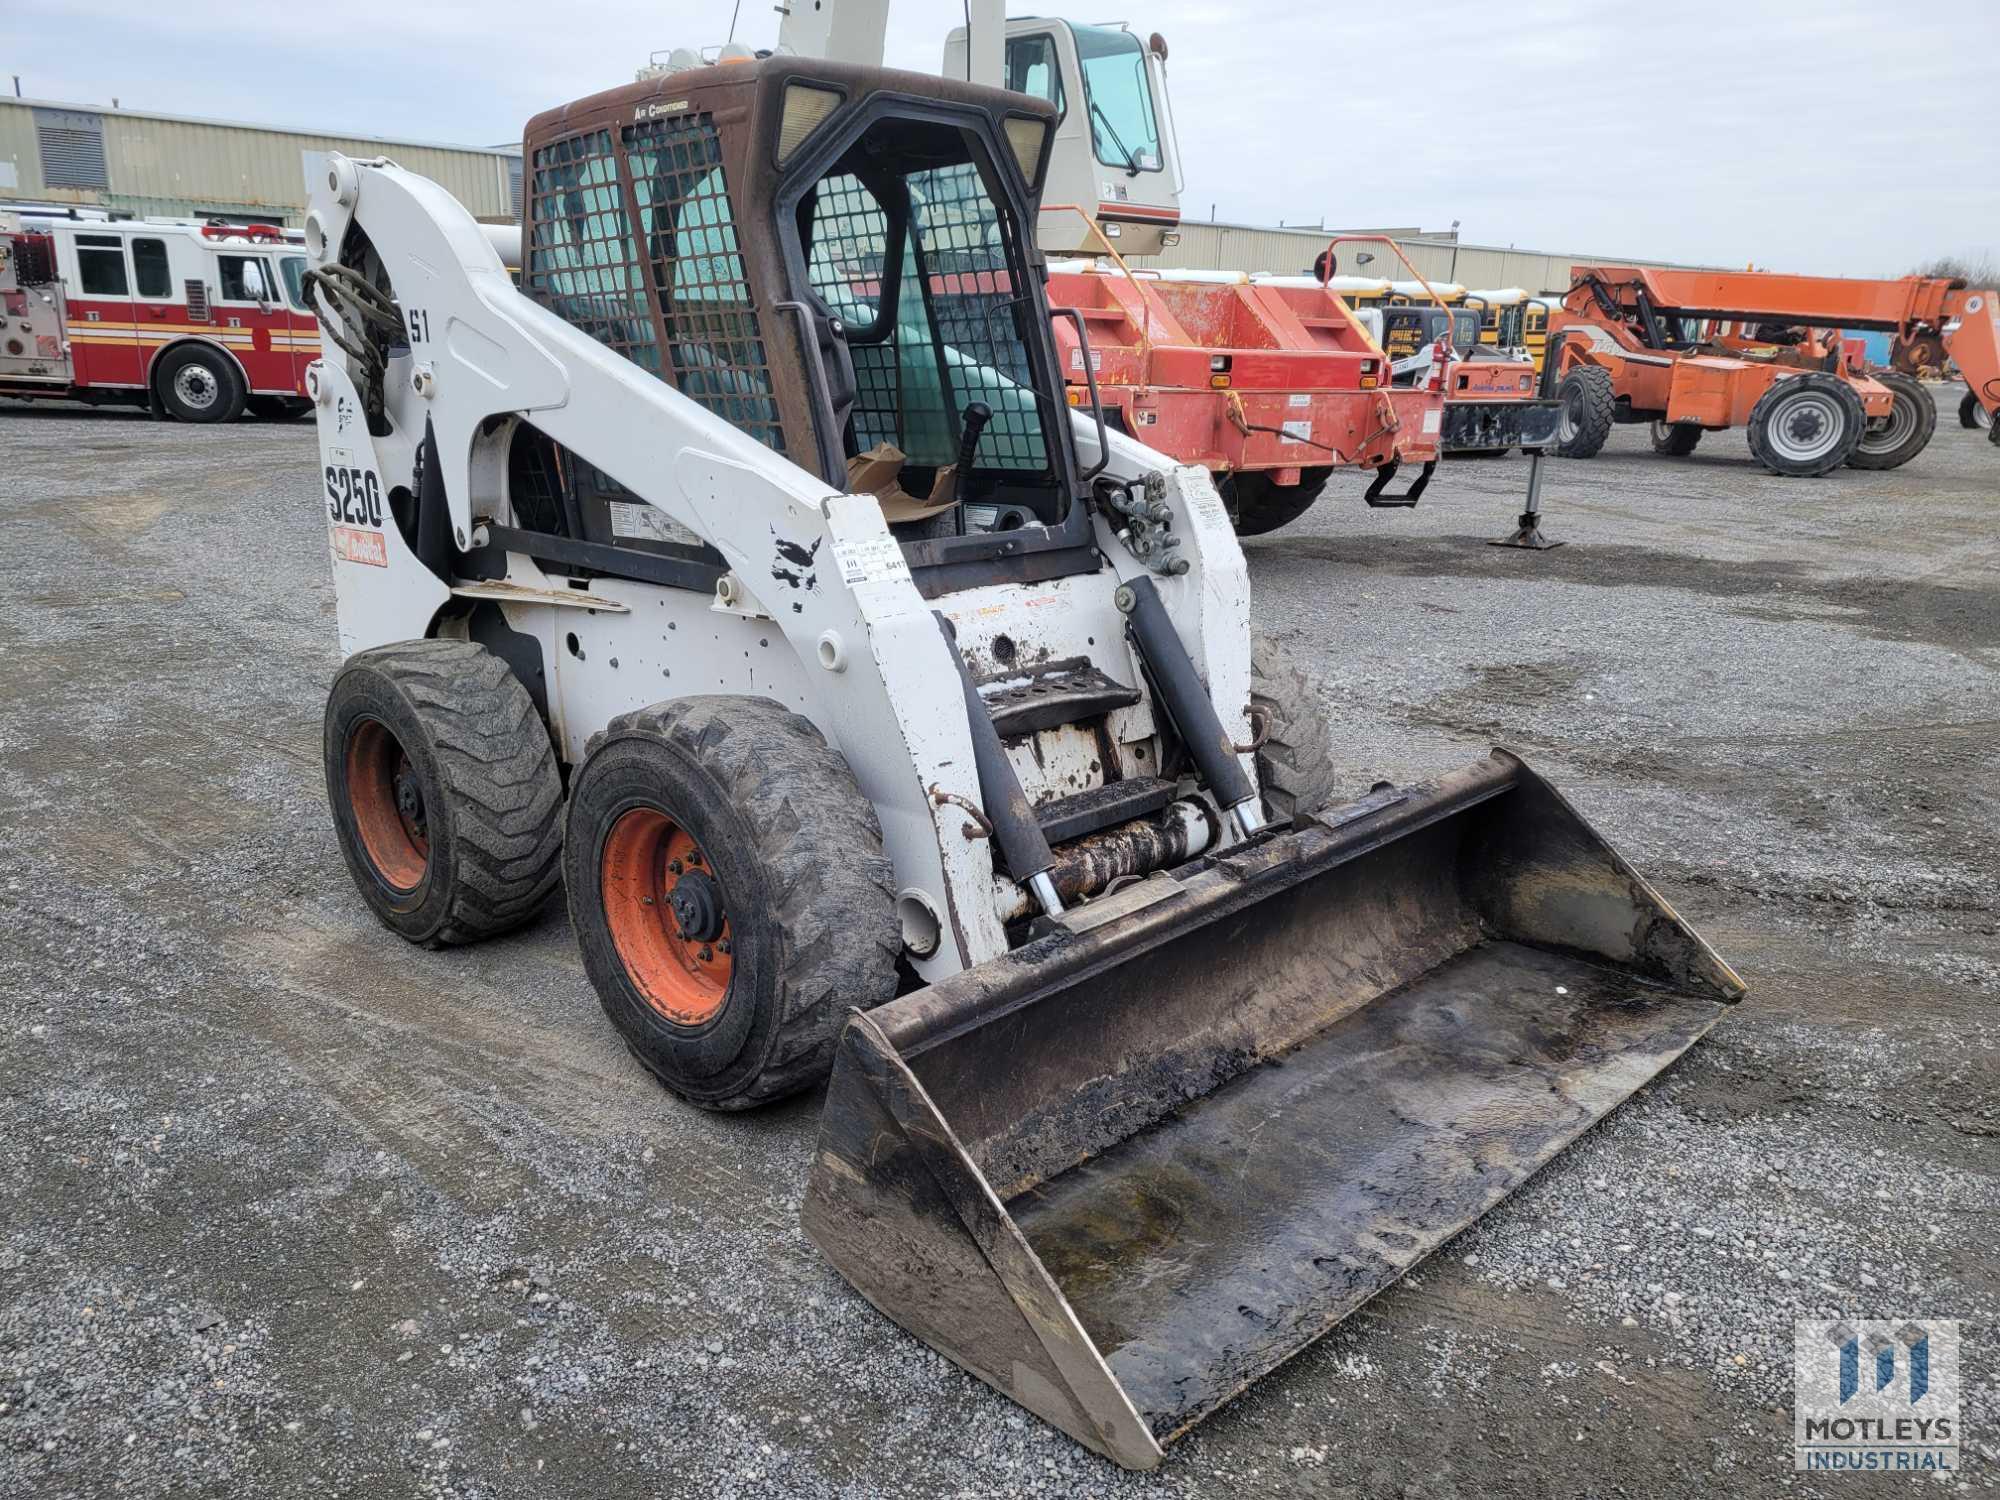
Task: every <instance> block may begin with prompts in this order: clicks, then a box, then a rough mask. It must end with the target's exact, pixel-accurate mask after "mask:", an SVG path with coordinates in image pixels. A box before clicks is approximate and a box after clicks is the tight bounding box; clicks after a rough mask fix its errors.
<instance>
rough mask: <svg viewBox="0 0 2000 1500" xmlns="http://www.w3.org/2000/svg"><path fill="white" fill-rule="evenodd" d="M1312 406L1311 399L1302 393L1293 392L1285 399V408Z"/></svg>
mask: <svg viewBox="0 0 2000 1500" xmlns="http://www.w3.org/2000/svg"><path fill="white" fill-rule="evenodd" d="M1312 404H1313V398H1312V397H1311V396H1308V395H1306V394H1305V393H1304V392H1302V391H1297V392H1294V393H1293V394H1291V395H1289V396H1287V397H1285V405H1287V406H1311V405H1312Z"/></svg>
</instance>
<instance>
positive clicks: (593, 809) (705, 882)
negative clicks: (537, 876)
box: [563, 696, 902, 1110]
mask: <svg viewBox="0 0 2000 1500" xmlns="http://www.w3.org/2000/svg"><path fill="white" fill-rule="evenodd" d="M563 873H564V878H565V882H566V884H567V886H568V891H569V910H570V921H571V923H572V925H573V926H574V927H575V928H576V936H577V944H578V946H579V947H580V949H581V950H582V954H583V966H584V969H585V971H586V972H587V973H588V974H589V976H590V982H591V985H592V987H593V988H594V989H595V990H596V991H597V998H598V1000H599V1001H600V1002H601V1003H602V1005H603V1006H604V1012H605V1014H606V1015H607V1016H609V1017H610V1019H611V1023H612V1024H613V1025H614V1026H616V1027H617V1028H618V1031H619V1033H620V1035H622V1036H623V1037H624V1039H625V1045H626V1046H627V1047H628V1048H630V1049H631V1051H632V1054H633V1056H635V1057H636V1058H638V1060H639V1061H640V1062H641V1063H643V1064H644V1065H645V1066H646V1067H647V1068H648V1069H649V1070H651V1071H652V1073H653V1074H654V1075H655V1076H656V1077H658V1078H659V1080H660V1081H661V1082H662V1083H664V1084H665V1085H666V1086H667V1087H668V1088H670V1089H672V1090H673V1091H674V1092H675V1093H676V1094H679V1095H680V1096H681V1097H682V1098H684V1099H687V1100H688V1101H689V1102H691V1103H694V1104H698V1105H701V1106H702V1107H703V1108H706V1109H729V1110H733V1109H748V1108H751V1107H753V1106H755V1105H759V1104H763V1103H766V1102H768V1101H770V1100H773V1099H778V1098H781V1097H783V1096H784V1095H786V1094H790V1093H795V1092H796V1091H798V1090H799V1089H802V1088H805V1087H807V1086H809V1085H811V1084H813V1083H816V1082H818V1081H819V1080H820V1079H821V1078H824V1077H825V1076H826V1074H827V1072H828V1070H829V1069H830V1068H831V1067H832V1065H833V1049H834V1042H835V1040H836V1039H837V1038H838V1036H839V1034H840V1030H841V1027H842V1026H843V1025H844V1024H845V1023H846V1019H847V1013H848V1012H849V1011H850V1010H853V1009H856V1008H859V1009H863V1010H866V1009H870V1008H872V1007H874V1006H877V1005H880V1004H882V1003H883V1002H884V1001H886V1000H889V999H891V998H892V997H893V996H894V995H895V993H896V959H897V957H898V955H899V953H900V952H901V948H902V924H901V922H900V921H899V919H898V918H897V915H896V895H895V881H894V877H893V873H892V871H891V868H890V864H889V861H888V858H887V857H886V856H885V855H884V854H883V852H882V829H881V824H880V823H879V822H878V820H877V818H876V815H875V809H874V807H873V805H872V804H871V803H870V802H869V801H868V799H867V797H865V796H864V795H863V794H862V792H861V789H860V787H859V786H858V785H856V784H855V780H854V776H853V773H852V772H851V771H850V770H849V769H848V766H847V762H846V760H845V759H844V758H843V757H842V756H841V755H840V754H839V753H838V752H837V751H835V750H833V749H831V748H830V747H829V746H828V745H827V744H826V742H825V741H824V740H823V739H822V738H821V737H820V734H819V731H818V730H816V729H815V728H814V727H813V726H812V724H811V723H810V722H809V721H808V720H806V719H804V718H802V717H800V716H799V715H798V714H795V713H793V712H791V711H790V710H788V709H786V708H784V707H783V706H781V705H779V704H777V703H773V702H771V701H770V700H769V699H765V698H749V697H734V696H710V697H692V698H680V699H676V700H674V701H672V702H669V703H661V704H656V705H654V706H653V707H651V708H647V709H642V710H640V711H639V712H637V713H629V714H623V715H620V716H619V717H618V718H615V719H613V720H612V721H611V723H610V725H609V726H608V727H607V728H606V729H605V730H604V732H603V733H602V734H600V735H598V736H597V737H595V739H594V740H593V741H592V744H591V752H590V758H589V759H588V760H587V761H586V762H585V763H584V767H583V769H582V771H581V772H579V773H578V775H577V776H576V778H575V782H574V785H573V786H572V788H571V795H570V811H569V823H568V832H567V838H566V842H565V852H564V856H563Z"/></svg>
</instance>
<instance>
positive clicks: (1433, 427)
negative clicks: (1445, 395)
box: [1424, 411, 1444, 432]
mask: <svg viewBox="0 0 2000 1500" xmlns="http://www.w3.org/2000/svg"><path fill="white" fill-rule="evenodd" d="M1443 426H1444V413H1443V412H1441V411H1427V412H1425V413H1424V431H1425V432H1437V431H1439V430H1440V429H1442V428H1443Z"/></svg>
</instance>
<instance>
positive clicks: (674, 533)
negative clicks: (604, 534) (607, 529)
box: [606, 500, 700, 544]
mask: <svg viewBox="0 0 2000 1500" xmlns="http://www.w3.org/2000/svg"><path fill="white" fill-rule="evenodd" d="M606 508H607V509H608V510H609V511H610V512H611V534H612V535H613V536H622V537H625V538H626V539H627V540H630V541H640V542H681V543H683V544H686V543H698V542H699V540H700V539H699V538H698V537H696V536H695V534H694V533H693V532H691V531H689V530H688V529H687V528H686V527H685V526H682V525H681V524H680V523H679V522H677V521H675V520H674V519H673V517H671V516H669V515H668V514H667V513H666V512H665V511H662V510H658V509H655V508H654V507H653V506H650V505H647V504H644V503H643V502H640V501H633V500H613V501H611V502H609V504H608V505H607V507H606Z"/></svg>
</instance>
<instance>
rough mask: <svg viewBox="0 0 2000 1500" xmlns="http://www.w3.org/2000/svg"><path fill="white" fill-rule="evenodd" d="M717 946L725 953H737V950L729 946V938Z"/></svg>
mask: <svg viewBox="0 0 2000 1500" xmlns="http://www.w3.org/2000/svg"><path fill="white" fill-rule="evenodd" d="M715 946H716V947H718V948H720V949H721V950H722V951H723V952H724V953H733V952H735V951H736V950H735V949H733V948H731V947H730V946H729V939H728V938H724V939H723V940H722V941H721V942H719V943H717V944H716V945H715Z"/></svg>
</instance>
